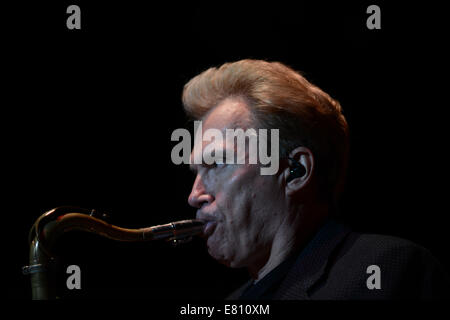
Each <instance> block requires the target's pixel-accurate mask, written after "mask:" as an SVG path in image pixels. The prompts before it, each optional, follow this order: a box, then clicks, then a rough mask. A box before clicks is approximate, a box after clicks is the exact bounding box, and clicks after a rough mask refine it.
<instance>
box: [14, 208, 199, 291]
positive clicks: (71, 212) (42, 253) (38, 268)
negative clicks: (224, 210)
mask: <svg viewBox="0 0 450 320" xmlns="http://www.w3.org/2000/svg"><path fill="white" fill-rule="evenodd" d="M97 216H98V214H96V211H95V210H88V209H83V208H75V207H58V208H55V209H52V210H50V211H47V212H45V213H44V214H43V215H41V216H40V217H39V218H38V219H37V220H36V222H35V223H34V225H33V227H32V228H31V230H30V234H29V242H30V256H29V262H30V265H29V266H25V267H24V268H23V273H24V274H29V275H30V277H31V286H32V297H33V299H49V298H53V292H52V291H51V289H52V288H49V281H48V267H49V264H50V263H51V261H52V260H53V259H54V254H53V252H52V251H53V247H54V245H55V243H56V241H57V240H58V238H59V237H60V236H61V235H62V234H64V233H66V232H69V231H72V230H77V231H85V232H90V233H94V234H98V235H100V236H102V237H105V238H108V239H111V240H115V241H128V242H138V241H152V240H173V241H178V242H180V243H183V242H186V241H187V240H189V239H191V238H192V237H193V236H195V235H198V234H201V233H202V232H203V226H204V222H203V221H201V220H196V219H191V220H182V221H175V222H170V223H167V224H162V225H157V226H152V227H147V228H139V229H128V228H121V227H118V226H115V225H112V224H109V223H107V222H106V221H104V220H102V219H99V218H98V217H97Z"/></svg>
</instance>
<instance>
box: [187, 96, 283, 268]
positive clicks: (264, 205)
mask: <svg viewBox="0 0 450 320" xmlns="http://www.w3.org/2000/svg"><path fill="white" fill-rule="evenodd" d="M202 120H203V128H202V130H203V131H206V130H208V129H211V128H214V129H219V130H220V131H222V132H223V135H224V136H225V130H226V129H236V128H237V125H236V123H241V125H243V126H247V128H252V125H251V120H250V112H249V110H248V108H247V106H246V105H245V103H244V102H242V101H240V100H236V99H226V100H224V101H223V102H222V103H220V104H219V105H218V106H217V107H215V108H214V109H213V110H212V111H210V112H209V113H208V114H207V115H206V116H205V117H204V118H203V119H202ZM247 128H242V129H243V130H246V129H247ZM198 143H202V147H203V148H205V147H206V146H207V145H208V144H210V143H215V142H214V140H213V141H205V142H202V141H201V139H200V141H198ZM219 143H222V145H221V146H215V148H221V149H222V150H223V151H224V152H223V154H225V151H226V148H227V145H226V141H225V140H224V141H223V142H219ZM196 149H197V150H196ZM195 152H201V148H194V150H193V152H192V154H191V159H193V157H194V156H195V154H194V153H195ZM245 155H246V161H245V164H226V163H223V164H212V165H208V164H192V165H191V169H192V170H193V171H194V172H195V173H196V178H195V182H194V185H193V187H192V191H191V194H190V196H189V199H188V201H189V204H190V205H191V206H193V207H196V208H198V211H197V218H198V219H202V220H206V221H208V223H207V225H206V227H205V235H206V237H207V246H208V252H209V254H210V255H211V256H212V257H214V258H215V259H217V260H219V261H220V262H222V263H224V264H226V265H228V266H230V267H245V266H248V265H258V264H259V263H261V262H262V261H264V260H265V259H267V257H268V255H269V254H270V249H271V246H272V242H273V239H274V235H275V233H276V231H277V228H278V226H279V225H280V221H282V217H283V212H284V190H283V188H281V181H280V175H278V174H275V175H261V173H260V164H249V163H248V161H247V160H248V149H247V150H246V153H245ZM223 162H225V161H223Z"/></svg>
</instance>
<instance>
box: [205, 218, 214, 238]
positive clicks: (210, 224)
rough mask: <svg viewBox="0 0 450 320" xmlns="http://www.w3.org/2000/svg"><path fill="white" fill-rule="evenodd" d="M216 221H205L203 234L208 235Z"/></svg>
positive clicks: (212, 230)
mask: <svg viewBox="0 0 450 320" xmlns="http://www.w3.org/2000/svg"><path fill="white" fill-rule="evenodd" d="M216 226H217V222H216V221H206V223H205V226H204V227H203V235H204V236H206V237H209V236H210V235H212V234H213V232H214V230H215V229H216Z"/></svg>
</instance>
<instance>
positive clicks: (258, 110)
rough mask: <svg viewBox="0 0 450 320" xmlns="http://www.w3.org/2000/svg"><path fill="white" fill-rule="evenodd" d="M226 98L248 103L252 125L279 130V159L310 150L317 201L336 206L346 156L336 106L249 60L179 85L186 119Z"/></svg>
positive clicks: (275, 65)
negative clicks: (315, 177) (316, 181)
mask: <svg viewBox="0 0 450 320" xmlns="http://www.w3.org/2000/svg"><path fill="white" fill-rule="evenodd" d="M230 97H236V98H242V99H244V101H246V102H247V105H248V107H249V109H250V111H251V113H252V115H253V117H254V120H255V122H256V123H255V126H258V127H260V128H266V129H279V130H280V157H281V158H283V157H287V156H288V155H289V153H290V151H292V150H293V149H295V148H296V147H298V146H304V147H307V148H309V149H310V150H311V152H312V153H313V155H314V158H315V174H316V176H317V179H318V182H319V187H320V194H321V195H322V199H323V200H324V201H327V202H328V201H332V202H333V203H335V201H336V200H337V199H338V198H339V195H340V193H341V191H342V189H343V185H344V180H345V173H346V170H347V162H348V151H349V137H348V135H349V132H348V125H347V121H346V120H345V117H344V116H343V114H342V108H341V106H340V104H339V102H338V101H336V100H334V99H332V98H331V97H330V96H329V95H328V94H327V93H325V92H324V91H322V90H321V89H320V88H318V87H317V86H315V85H313V84H311V83H310V82H309V81H308V80H306V79H305V78H304V77H303V76H302V75H301V74H300V73H298V72H296V71H294V70H292V69H291V68H289V67H287V66H286V65H284V64H282V63H279V62H267V61H263V60H250V59H246V60H240V61H237V62H233V63H225V64H223V65H222V66H220V67H219V68H215V67H213V68H210V69H208V70H206V71H204V72H202V73H201V74H199V75H197V76H196V77H194V78H192V79H191V80H190V81H189V82H188V83H187V84H186V85H185V86H184V90H183V96H182V99H183V105H184V109H185V111H186V113H187V115H188V116H190V117H191V118H193V119H202V118H203V117H204V116H205V115H206V113H207V112H208V111H210V110H211V109H213V108H214V107H215V106H217V105H218V104H219V103H220V102H221V101H223V100H224V99H226V98H230Z"/></svg>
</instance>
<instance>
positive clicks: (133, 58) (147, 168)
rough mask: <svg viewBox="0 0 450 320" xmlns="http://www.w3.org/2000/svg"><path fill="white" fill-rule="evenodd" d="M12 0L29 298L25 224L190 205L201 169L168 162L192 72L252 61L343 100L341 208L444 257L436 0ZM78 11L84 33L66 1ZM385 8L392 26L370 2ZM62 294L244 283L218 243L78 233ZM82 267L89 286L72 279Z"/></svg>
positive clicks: (15, 267)
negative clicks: (55, 216) (59, 215)
mask: <svg viewBox="0 0 450 320" xmlns="http://www.w3.org/2000/svg"><path fill="white" fill-rule="evenodd" d="M93 2H94V1H91V2H88V1H71V2H68V1H58V2H56V1H55V2H54V3H51V2H45V3H44V2H43V1H40V2H36V1H33V2H30V3H25V2H20V3H17V4H14V5H13V4H10V5H5V6H3V7H2V19H1V20H2V24H4V26H3V27H2V34H3V37H2V39H3V45H2V47H3V48H2V51H3V53H4V58H3V59H2V60H3V62H4V63H3V64H4V66H3V69H4V71H3V78H4V81H3V84H2V89H3V90H2V91H3V94H2V96H3V99H2V100H3V102H2V108H1V110H2V117H1V119H2V124H3V125H2V141H3V142H2V146H3V150H4V152H3V153H2V158H3V163H4V164H3V169H4V170H3V174H2V176H3V179H2V180H3V185H4V188H3V190H4V191H3V192H2V194H3V196H2V200H3V201H2V202H3V203H4V205H3V206H2V207H3V212H2V229H3V232H2V237H3V242H2V245H3V248H4V250H3V253H4V259H2V262H3V263H2V264H3V266H4V267H6V271H5V272H4V273H3V274H4V280H3V281H4V282H3V283H4V284H6V289H7V292H8V296H9V297H12V298H20V299H29V298H30V288H29V281H28V280H29V279H28V278H26V277H25V276H22V275H21V266H23V265H25V264H27V263H28V261H27V257H28V243H27V236H28V231H29V228H30V227H31V225H32V224H33V222H34V221H35V219H36V218H37V217H38V216H39V215H40V214H42V213H43V212H45V211H46V210H49V209H51V208H53V207H57V206H60V205H73V206H80V207H85V208H96V209H99V210H103V211H105V212H108V213H109V214H110V222H111V223H114V224H117V225H121V226H124V227H131V228H135V227H142V226H150V225H155V224H160V223H167V222H170V221H175V220H180V219H187V218H191V217H194V215H195V210H194V209H192V208H190V207H189V206H188V204H187V196H188V194H189V192H190V188H191V184H192V182H193V176H192V175H191V173H189V170H188V169H187V167H185V166H176V165H174V164H172V162H171V159H170V152H171V149H172V147H173V146H174V145H175V143H174V142H171V140H170V137H171V133H172V131H173V130H175V129H176V128H182V127H185V128H188V129H192V128H190V127H189V125H188V124H187V121H186V118H185V116H184V114H183V111H182V105H181V92H182V88H183V85H184V84H185V83H186V82H187V81H188V80H189V79H190V78H191V77H193V76H195V75H196V74H198V73H199V72H201V71H203V70H205V69H207V68H209V67H211V66H219V65H221V64H222V63H224V62H229V61H235V60H239V59H243V58H256V59H267V60H271V61H280V62H283V63H285V64H287V65H289V66H291V67H293V68H294V69H296V70H300V71H302V72H303V74H304V75H305V76H306V77H307V78H308V79H309V80H310V81H312V82H313V83H315V84H317V85H318V86H319V87H321V88H322V89H324V90H325V91H326V92H328V93H329V94H330V95H331V96H333V97H334V98H336V99H337V100H339V101H340V103H341V105H342V107H343V109H344V114H345V116H346V118H347V120H348V123H349V126H350V130H351V160H350V172H349V177H348V183H347V189H346V193H345V196H344V199H343V203H342V213H343V219H344V220H345V221H346V222H348V223H349V224H350V225H351V226H353V227H354V228H355V229H357V230H359V231H365V232H374V233H382V234H390V235H395V236H400V237H403V238H407V239H410V240H412V241H414V242H416V243H418V244H420V245H423V246H425V247H426V248H428V249H429V250H430V251H431V252H432V253H433V254H434V255H435V256H436V257H437V258H438V259H439V260H440V261H441V262H442V263H443V264H444V266H445V267H446V268H447V270H448V268H449V267H450V259H449V257H448V253H447V252H448V249H447V244H448V238H447V234H448V231H447V230H448V227H447V224H446V220H447V219H446V218H447V217H446V216H447V214H448V209H447V198H448V195H447V190H448V187H447V180H448V174H447V171H448V170H447V166H446V164H447V162H448V156H447V150H446V149H447V145H448V143H447V131H446V129H447V127H448V125H447V123H448V120H447V118H446V114H447V113H446V109H447V108H448V99H447V93H448V80H447V74H448V73H447V72H448V62H447V61H448V60H447V59H448V49H446V42H447V39H448V34H447V32H446V30H445V29H444V27H445V20H444V17H443V13H444V10H443V8H442V7H440V6H439V5H437V4H433V3H431V2H427V3H426V4H424V3H422V4H411V3H410V2H403V3H401V2H400V3H397V5H396V6H394V5H393V4H387V3H384V2H380V1H370V2H369V1H360V2H353V3H349V2H347V1H345V2H343V1H342V3H333V4H332V3H331V2H330V3H327V2H323V1H313V2H314V4H312V3H310V2H309V1H308V2H306V1H295V2H289V3H283V2H280V1H276V2H273V3H262V2H256V3H254V4H250V3H244V4H243V3H231V2H217V3H215V4H214V5H211V4H208V5H206V4H199V3H193V2H192V3H191V2H183V3H175V2H169V3H166V4H158V5H157V4H150V3H147V4H145V5H144V4H143V3H141V2H138V1H135V2H131V1H116V2H111V1H95V4H93ZM70 4H78V5H79V6H80V8H81V24H82V29H81V30H68V29H67V28H66V19H67V16H68V14H66V8H67V6H68V5H70ZM370 4H378V5H379V6H380V8H381V24H382V29H381V30H369V29H367V27H366V19H367V17H368V14H367V13H366V8H367V7H368V6H369V5H370ZM58 249H59V252H60V258H61V262H60V263H61V269H60V270H62V271H60V272H59V286H60V287H59V289H60V293H59V294H60V295H61V296H62V297H63V298H105V297H106V298H109V297H111V298H116V297H118V298H153V297H155V298H171V299H173V298H179V299H183V298H185V297H188V298H199V299H211V298H215V299H220V298H222V297H223V296H225V295H226V294H227V293H229V292H230V291H231V290H233V289H234V288H236V287H238V286H239V284H240V283H241V282H243V281H244V280H245V279H246V273H245V271H244V270H231V269H227V268H225V267H224V266H221V265H219V264H218V263H217V262H215V261H214V260H213V259H212V258H210V257H209V256H208V254H207V252H206V248H205V245H204V243H203V242H202V241H201V240H199V239H196V240H194V241H193V242H191V243H189V244H187V245H185V246H181V247H176V248H173V247H172V246H171V245H170V244H166V243H150V244H149V243H147V244H123V243H116V242H112V241H109V240H105V239H102V238H100V237H98V236H95V235H88V234H81V233H72V234H68V235H65V236H64V237H63V238H62V239H61V241H60V243H59V245H58ZM70 264H77V265H79V266H80V267H81V271H82V289H81V290H79V291H76V292H74V291H68V290H65V289H64V285H65V277H66V275H65V274H64V271H65V268H66V267H67V266H68V265H70Z"/></svg>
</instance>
